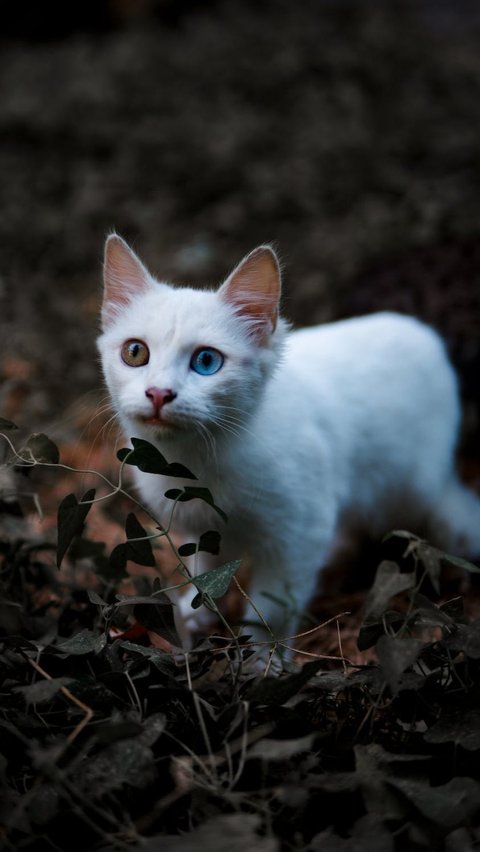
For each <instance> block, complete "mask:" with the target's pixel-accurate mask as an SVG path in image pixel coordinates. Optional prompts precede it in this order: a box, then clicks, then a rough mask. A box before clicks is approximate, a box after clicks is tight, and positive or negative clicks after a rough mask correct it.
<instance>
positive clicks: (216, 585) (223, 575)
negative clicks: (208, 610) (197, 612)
mask: <svg viewBox="0 0 480 852" xmlns="http://www.w3.org/2000/svg"><path fill="white" fill-rule="evenodd" d="M239 567H240V560H239V559H235V561H234V562H226V563H225V565H220V567H219V568H212V569H211V571H206V572H205V574H199V575H198V577H193V578H192V583H193V585H194V586H196V588H197V589H198V591H199V592H200V594H198V595H196V596H195V597H194V599H193V601H192V607H193V609H197V608H198V607H199V606H200V605H201V603H202V602H203V598H204V595H209V597H211V598H221V597H222V596H223V595H225V594H226V593H227V591H228V587H229V585H230V582H231V579H232V577H233V575H234V574H235V572H236V571H238V569H239Z"/></svg>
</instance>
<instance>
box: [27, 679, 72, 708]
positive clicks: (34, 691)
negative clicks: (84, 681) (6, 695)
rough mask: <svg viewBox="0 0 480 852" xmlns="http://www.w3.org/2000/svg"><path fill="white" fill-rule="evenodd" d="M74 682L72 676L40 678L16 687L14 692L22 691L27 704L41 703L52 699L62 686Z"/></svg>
mask: <svg viewBox="0 0 480 852" xmlns="http://www.w3.org/2000/svg"><path fill="white" fill-rule="evenodd" d="M73 682H74V679H73V678H71V677H55V678H52V679H51V680H38V681H36V682H35V683H31V684H29V685H28V686H17V687H14V692H21V693H22V694H23V697H24V698H25V701H26V702H27V704H41V703H42V702H43V701H51V699H52V698H53V697H54V696H55V695H56V694H57V692H60V690H61V688H62V686H68V684H70V683H73Z"/></svg>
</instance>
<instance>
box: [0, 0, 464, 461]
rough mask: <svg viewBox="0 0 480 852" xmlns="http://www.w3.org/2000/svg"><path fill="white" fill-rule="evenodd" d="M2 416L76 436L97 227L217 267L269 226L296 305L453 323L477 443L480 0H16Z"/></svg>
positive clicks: (95, 275) (202, 270)
mask: <svg viewBox="0 0 480 852" xmlns="http://www.w3.org/2000/svg"><path fill="white" fill-rule="evenodd" d="M0 134H1V142H0V199H1V207H0V209H1V215H0V310H1V329H0V333H1V347H2V355H1V359H0V377H1V379H2V386H1V389H0V413H1V414H2V415H3V416H5V417H12V418H14V419H15V418H16V419H18V420H19V421H20V422H23V423H24V424H26V425H28V426H30V427H31V428H33V429H36V430H39V429H40V428H44V429H47V428H50V431H51V430H53V431H54V433H55V432H56V434H57V435H58V436H59V437H65V438H68V431H69V429H74V428H75V427H74V426H72V423H73V424H74V423H75V418H72V417H71V416H70V414H69V412H71V410H74V409H75V405H77V400H78V399H79V398H81V399H83V400H85V399H87V400H88V399H89V398H90V397H88V396H86V394H88V392H89V391H91V390H93V389H95V388H99V387H100V386H101V379H100V376H99V371H98V366H97V356H96V350H95V345H94V340H95V335H96V332H97V310H98V304H99V297H100V278H101V258H102V249H103V241H104V238H105V235H106V233H107V232H108V231H109V230H111V229H112V228H115V229H116V230H117V231H118V232H119V233H121V234H122V235H123V236H125V237H126V238H127V239H128V240H130V241H131V242H132V243H133V244H134V247H135V248H136V250H137V251H138V252H139V253H140V255H141V256H142V257H143V258H144V260H145V261H146V263H147V265H149V266H150V268H151V269H152V271H154V272H155V273H156V274H157V275H158V276H159V277H161V278H166V279H171V280H174V281H177V282H181V283H189V284H191V283H198V284H212V283H218V282H219V281H220V280H222V278H223V277H224V276H225V274H226V273H227V272H228V271H229V269H230V268H231V267H232V266H233V265H234V264H235V263H236V262H237V261H238V260H239V259H240V258H241V257H242V255H243V254H244V253H245V252H247V251H249V250H250V249H252V248H253V247H255V246H256V245H258V244H259V243H261V242H265V241H274V242H275V244H276V245H277V247H278V249H279V252H280V254H281V257H282V259H283V262H284V267H285V297H284V309H285V312H286V314H287V315H288V316H289V317H290V318H291V319H292V320H293V321H294V322H295V323H296V324H298V325H304V324H310V323H314V322H320V321H324V320H330V319H334V318H338V317H343V316H347V315H351V314H355V313H361V312H364V311H372V310H378V309H379V308H385V307H388V308H393V309H398V310H402V311H406V312H410V313H414V314H416V315H417V316H420V317H422V318H424V319H426V320H427V321H429V322H431V323H433V324H434V325H435V326H436V327H437V328H438V329H439V330H440V331H441V332H442V333H443V334H444V335H445V336H446V338H447V341H448V344H449V347H450V350H451V352H452V356H453V358H454V360H455V363H456V364H457V366H458V368H459V371H460V374H461V378H462V387H463V392H464V398H465V404H466V423H467V428H466V434H465V444H464V446H465V448H466V449H467V451H468V452H475V449H476V452H477V454H478V452H479V449H478V448H479V444H478V435H479V429H478V422H479V420H478V401H479V395H480V393H479V376H480V271H479V270H480V245H479V235H480V4H478V2H477V0H472V2H466V0H452V2H448V3H447V2H442V0H415V2H412V4H407V3H405V2H401V3H398V2H385V3H381V2H372V3H369V2H362V0H357V2H354V1H353V0H336V2H331V0H330V2H329V0H316V2H314V0H302V2H299V3H293V2H291V0H270V1H269V0H250V2H249V0H226V2H220V0H217V2H213V0H210V2H206V0H205V2H197V3H194V2H187V0H184V2H182V0H137V2H134V0H109V2H107V0H99V2H95V3H88V2H84V3H69V4H66V3H64V4H62V5H61V6H59V5H57V4H55V5H53V4H51V3H48V2H41V3H39V2H37V3H32V2H28V3H27V2H20V0H18V2H16V3H15V4H6V3H4V4H2V7H1V15H0Z"/></svg>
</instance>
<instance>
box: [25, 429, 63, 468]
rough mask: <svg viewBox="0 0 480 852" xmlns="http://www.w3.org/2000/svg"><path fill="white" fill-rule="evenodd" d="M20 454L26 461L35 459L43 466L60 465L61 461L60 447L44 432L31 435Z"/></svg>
mask: <svg viewBox="0 0 480 852" xmlns="http://www.w3.org/2000/svg"><path fill="white" fill-rule="evenodd" d="M18 454H19V456H21V458H22V459H25V461H31V460H32V457H33V458H34V459H35V461H37V462H40V463H42V464H58V463H59V461H60V453H59V451H58V447H57V446H56V445H55V444H54V443H53V441H51V440H50V438H47V436H46V435H44V434H43V432H34V434H33V435H30V437H29V439H28V441H27V443H26V444H25V445H24V446H23V447H22V449H21V450H20V451H19V453H18Z"/></svg>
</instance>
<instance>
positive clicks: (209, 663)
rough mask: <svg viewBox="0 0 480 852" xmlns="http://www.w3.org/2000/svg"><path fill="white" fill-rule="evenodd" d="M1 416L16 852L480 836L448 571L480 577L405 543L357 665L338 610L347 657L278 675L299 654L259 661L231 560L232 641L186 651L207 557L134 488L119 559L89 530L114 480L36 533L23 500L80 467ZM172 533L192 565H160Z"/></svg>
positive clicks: (413, 845) (460, 632) (146, 451)
mask: <svg viewBox="0 0 480 852" xmlns="http://www.w3.org/2000/svg"><path fill="white" fill-rule="evenodd" d="M0 425H1V426H2V429H3V430H4V432H3V434H4V435H7V437H8V438H9V440H10V441H11V446H12V447H13V446H16V451H15V453H14V452H13V450H11V451H10V453H9V457H8V459H7V461H6V463H5V465H4V467H3V474H4V475H8V476H10V478H11V484H12V491H11V493H10V496H9V497H8V498H7V499H6V500H4V502H3V504H2V506H1V509H2V527H1V528H2V539H1V545H0V554H1V580H0V582H1V592H2V595H1V600H2V603H1V625H2V631H1V636H0V670H1V676H2V683H3V686H2V693H1V697H0V700H1V717H0V730H1V734H2V735H1V737H0V772H1V776H2V797H1V802H0V819H1V823H2V835H1V842H2V847H3V848H5V849H15V850H18V849H25V850H28V849H32V850H33V849H34V850H37V849H38V850H50V849H52V850H56V849H62V850H63V849H65V850H67V849H68V850H77V849H78V850H85V849H98V850H102V849H105V850H106V849H108V850H127V849H147V850H150V849H151V850H152V852H153V850H155V849H157V848H162V849H172V850H193V849H197V848H209V849H212V850H223V849H226V848H227V846H228V848H232V846H233V848H235V849H236V848H238V849H239V850H240V849H244V848H245V847H247V848H249V849H250V848H251V849H255V850H256V849H258V850H261V852H273V850H283V849H285V850H290V849H292V850H293V849H295V850H302V852H303V850H305V852H315V850H322V852H323V850H325V849H327V850H329V849H332V850H354V849H355V850H356V849H367V848H368V849H371V848H373V849H377V848H378V849H382V850H412V849H413V850H417V849H418V850H439V852H440V850H465V849H470V848H474V847H475V846H476V845H477V844H478V843H480V804H479V803H480V771H479V764H478V751H479V749H480V713H479V710H478V706H479V703H478V702H479V690H480V665H479V661H480V620H477V619H475V618H473V619H472V617H471V616H470V617H467V615H466V613H465V611H464V604H463V600H462V598H461V596H458V595H457V596H455V597H453V598H450V599H447V600H445V601H444V602H443V603H441V602H439V594H440V591H441V575H442V570H443V571H445V570H448V569H450V570H454V571H461V572H464V573H467V574H471V576H472V577H475V575H476V574H477V573H478V572H480V569H478V568H476V567H475V566H474V565H471V564H469V563H465V562H463V561H462V560H460V559H458V558H457V557H454V556H450V555H448V554H445V553H442V552H441V551H438V550H436V549H435V548H433V547H432V546H431V545H429V544H428V543H426V542H424V541H422V540H421V539H418V538H416V537H415V536H413V535H411V534H409V533H405V532H403V533H397V534H394V535H393V536H391V537H390V538H389V539H388V541H387V542H386V546H387V547H388V548H389V551H388V555H389V556H390V558H388V559H387V558H384V559H383V560H382V561H381V563H380V565H379V566H378V568H377V571H376V575H375V579H374V582H373V585H372V587H371V590H370V592H369V594H368V596H367V598H366V602H365V607H364V612H363V623H362V624H361V625H359V632H358V636H357V640H356V641H357V655H356V657H357V659H356V660H355V661H352V660H351V659H349V658H348V657H347V656H346V655H345V653H344V649H343V648H342V640H341V628H342V614H341V613H338V615H337V618H335V619H334V621H335V627H336V629H337V630H338V652H337V657H336V659H335V660H332V659H329V657H328V655H327V656H325V655H322V654H320V653H318V650H317V651H316V652H315V651H313V650H310V651H308V650H307V647H308V646H306V645H305V644H304V645H303V651H304V653H305V652H306V655H307V656H306V657H305V656H304V657H303V659H302V655H301V654H298V656H297V663H298V662H299V661H300V659H302V662H303V665H301V666H298V665H297V664H295V663H284V666H283V671H279V669H278V659H279V657H278V653H281V650H282V642H280V643H278V644H275V642H273V641H272V643H271V645H270V646H269V647H271V652H272V653H271V659H270V662H271V663H272V665H271V667H269V662H268V661H267V658H266V657H265V658H264V659H263V662H262V664H261V666H260V667H259V663H258V660H256V656H255V652H256V651H257V650H258V649H257V648H256V647H255V646H253V647H252V644H251V643H250V640H249V636H248V628H244V631H243V633H238V631H237V630H235V629H232V626H233V625H234V621H232V622H230V617H231V613H230V612H229V610H228V606H227V608H226V609H224V608H223V606H222V603H223V601H224V598H225V595H226V593H227V590H228V588H229V586H230V585H231V581H232V580H237V574H238V571H239V563H228V564H227V565H224V566H221V567H220V568H218V569H215V570H212V571H210V572H208V573H207V574H205V575H200V576H198V577H196V578H195V579H194V581H193V582H194V584H195V585H196V587H197V592H198V594H197V599H196V601H194V602H193V605H195V606H208V607H209V608H214V609H216V608H217V604H218V605H219V606H220V608H219V609H218V610H217V611H218V616H219V623H218V626H219V630H217V631H216V632H214V633H212V634H211V635H205V636H203V637H202V636H200V637H198V640H197V642H196V644H195V645H194V647H193V649H192V650H190V651H189V652H188V653H186V652H184V651H183V650H182V648H181V641H180V639H179V637H178V635H177V632H176V629H175V623H174V617H173V605H172V602H171V595H169V594H168V591H165V589H168V588H170V587H171V586H172V584H173V585H176V584H178V583H182V582H185V581H188V576H187V569H186V566H185V563H184V561H183V558H182V557H184V556H187V555H189V553H190V551H191V549H192V547H190V546H188V545H185V546H184V547H183V548H179V550H178V551H177V550H176V548H175V543H174V540H171V539H170V536H169V532H168V528H167V530H166V531H165V530H162V529H159V528H158V527H157V526H153V524H154V519H152V518H151V517H150V518H144V516H143V515H142V514H141V510H140V507H139V506H138V505H136V504H135V502H134V501H132V500H131V501H129V500H128V496H127V494H125V493H124V492H123V487H122V483H121V480H119V479H118V477H117V479H116V480H114V481H113V482H112V485H111V487H110V491H114V490H115V491H116V492H117V493H116V494H114V495H113V496H112V499H113V500H117V501H118V499H119V498H120V504H119V505H118V506H117V511H123V510H124V509H125V508H126V506H127V504H128V502H130V506H129V508H130V511H129V512H128V514H127V515H126V517H125V522H124V526H125V532H124V534H123V536H122V541H121V542H120V543H119V544H118V545H117V546H116V547H115V548H114V549H113V550H112V551H111V552H110V549H109V548H107V547H106V546H105V544H104V543H102V542H100V541H98V540H94V539H92V538H91V537H90V532H89V530H90V528H89V519H90V513H91V512H94V511H95V509H97V508H98V505H99V504H94V503H93V501H94V500H95V498H96V496H99V495H100V496H103V495H104V494H105V493H108V490H109V489H108V487H107V489H106V488H105V486H106V485H107V483H106V482H105V480H102V482H101V488H100V489H99V490H98V491H97V489H96V488H89V489H88V490H87V491H86V492H85V493H84V494H83V495H82V496H81V498H80V497H76V496H75V495H74V494H73V493H71V494H67V495H66V496H65V497H64V498H63V500H62V501H61V503H60V505H59V508H58V519H57V523H58V526H57V535H56V536H55V539H56V541H55V540H54V538H53V537H50V538H49V537H48V536H45V535H38V534H37V535H36V536H35V535H34V534H33V533H32V526H31V523H29V522H28V521H26V520H25V518H24V516H23V515H24V513H23V511H22V506H23V507H24V506H25V503H26V502H27V501H31V500H34V502H36V503H37V504H38V502H39V501H40V499H41V490H42V489H41V488H40V489H39V491H37V490H36V489H37V484H38V483H37V480H38V476H39V475H40V478H42V477H43V476H44V475H45V474H50V475H52V474H53V475H56V474H58V473H61V471H62V470H63V469H64V468H63V467H62V465H64V462H63V461H62V458H61V456H60V455H59V452H58V449H57V447H56V446H55V444H54V443H53V442H52V441H51V440H50V439H48V438H47V437H46V436H45V435H41V434H38V433H37V434H35V435H33V436H30V437H29V438H28V439H27V440H24V441H21V442H19V443H18V444H15V441H14V437H15V434H16V430H15V429H14V428H13V424H11V423H10V422H9V421H5V420H4V421H2V423H1V424H0ZM118 459H119V462H120V461H121V462H122V465H119V466H118V467H119V470H121V469H122V467H124V466H125V465H126V464H136V465H139V466H142V469H145V470H148V471H150V472H152V473H155V472H157V473H162V474H164V475H165V474H166V473H168V474H169V475H170V476H171V477H172V481H174V479H175V477H179V476H180V477H182V478H185V477H186V476H187V475H188V471H185V469H184V468H183V467H182V466H180V465H175V464H172V463H170V464H169V463H168V462H167V461H166V460H165V459H164V458H163V457H162V456H161V455H160V454H159V453H158V451H156V450H155V449H154V448H153V447H151V446H150V445H148V444H146V442H140V441H137V442H134V450H133V451H128V450H126V449H124V450H120V451H119V453H118ZM67 467H68V466H67ZM20 483H22V487H23V490H22V491H21V490H20ZM27 483H28V491H27V488H26V485H27ZM97 485H98V483H97ZM168 493H169V495H170V496H171V499H172V511H174V509H173V507H174V505H175V502H176V501H178V500H183V499H197V500H198V499H200V500H206V501H207V502H209V503H211V504H212V505H214V502H213V499H212V495H210V494H209V492H206V491H205V489H198V488H196V487H195V485H192V486H188V487H185V488H183V489H171V490H170V491H169V492H168ZM218 510H219V511H220V512H221V509H218ZM92 529H95V523H93V524H92ZM159 533H161V535H160V536H159ZM153 534H155V535H156V536H157V538H156V539H152V535H153ZM158 541H161V542H163V543H166V545H167V547H168V548H169V549H170V550H171V551H173V556H174V562H175V563H176V565H177V566H178V570H177V572H176V574H175V575H172V574H171V575H170V577H169V578H168V579H167V578H165V577H164V578H163V580H161V579H160V578H159V576H158V574H157V573H156V572H155V571H154V570H153V568H154V566H155V564H156V561H157V560H159V561H160V562H161V561H162V551H158V550H157V549H156V547H155V546H154V547H153V548H152V544H154V545H156V544H157V542H158ZM192 546H193V545H192ZM198 547H200V548H202V549H204V550H207V551H211V552H216V551H217V550H218V537H216V536H215V535H214V534H212V533H210V534H208V533H206V534H205V535H204V536H202V537H201V539H200V541H199V543H198ZM385 555H387V554H385ZM393 557H395V559H394V558H393ZM337 602H338V599H337ZM222 625H223V629H222ZM308 635H311V634H308ZM286 644H288V645H293V646H296V644H297V642H296V640H294V639H293V640H288V641H287V643H286ZM312 648H313V646H312ZM372 650H373V651H374V653H373V654H372ZM362 653H364V654H365V656H364V657H363V660H362V656H361V654H362ZM267 656H268V655H267ZM305 658H306V659H307V662H304V660H305ZM255 661H256V662H255ZM226 837H228V842H227V840H226Z"/></svg>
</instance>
